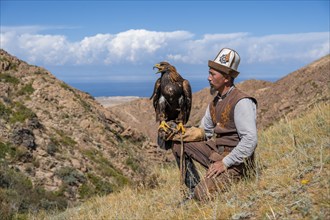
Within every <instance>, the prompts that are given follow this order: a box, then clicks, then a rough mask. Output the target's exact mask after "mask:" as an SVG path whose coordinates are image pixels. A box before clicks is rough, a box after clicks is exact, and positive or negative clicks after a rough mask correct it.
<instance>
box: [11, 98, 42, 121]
mask: <svg viewBox="0 0 330 220" xmlns="http://www.w3.org/2000/svg"><path fill="white" fill-rule="evenodd" d="M33 117H36V114H35V113H34V112H33V111H32V110H31V109H29V108H27V107H26V106H25V105H23V104H22V103H19V102H16V103H15V104H14V111H13V113H12V114H11V117H10V122H11V123H15V122H24V121H25V120H26V119H31V118H33Z"/></svg>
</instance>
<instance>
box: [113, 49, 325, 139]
mask: <svg viewBox="0 0 330 220" xmlns="http://www.w3.org/2000/svg"><path fill="white" fill-rule="evenodd" d="M329 80H330V55H328V56H326V57H323V58H321V59H319V60H317V61H315V62H313V63H312V64H310V65H308V66H306V67H303V68H301V69H299V70H297V71H294V72H292V73H290V74H288V75H287V76H286V77H284V78H282V79H280V80H278V81H276V82H274V83H272V82H267V81H261V80H247V81H244V82H242V83H239V84H237V87H238V88H240V89H241V90H243V91H245V92H246V93H248V94H251V95H252V96H254V97H255V98H256V99H257V100H258V127H259V129H264V128H266V127H268V126H270V125H272V124H273V123H274V122H275V121H279V120H280V119H281V118H283V117H296V116H298V115H299V114H300V113H302V112H304V111H306V110H308V109H309V108H310V107H311V106H313V105H314V104H316V103H318V102H321V101H327V100H329V98H330V94H329V85H330V84H329ZM211 100H212V96H211V95H210V94H209V89H208V88H205V89H203V90H201V91H199V92H196V93H194V94H193V102H192V111H191V117H190V120H189V122H188V124H189V125H198V124H199V122H200V120H201V118H202V117H203V115H204V113H205V109H206V107H207V105H208V103H209V102H210V101H211ZM108 109H109V111H111V112H112V113H113V114H115V115H117V116H118V118H120V119H121V120H122V121H123V122H124V123H125V124H127V125H129V126H131V127H132V128H135V129H138V130H139V131H141V132H143V133H145V134H147V135H148V136H149V137H150V138H151V140H153V141H155V140H156V130H157V124H156V123H155V113H154V109H153V107H152V102H151V101H150V100H149V99H145V98H143V99H139V100H135V101H132V102H128V103H124V104H121V105H119V106H114V107H109V108H108Z"/></svg>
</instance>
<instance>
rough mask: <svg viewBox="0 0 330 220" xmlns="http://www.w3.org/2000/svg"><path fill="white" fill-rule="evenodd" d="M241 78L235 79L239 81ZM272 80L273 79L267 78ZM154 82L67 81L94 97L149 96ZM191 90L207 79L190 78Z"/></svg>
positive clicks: (205, 83)
mask: <svg viewBox="0 0 330 220" xmlns="http://www.w3.org/2000/svg"><path fill="white" fill-rule="evenodd" d="M243 80H245V79H242V80H237V81H236V82H235V83H239V82H241V81H243ZM268 81H272V82H274V81H275V79H272V80H269V79H268ZM154 84H155V82H151V81H147V82H132V81H129V82H91V83H86V82H84V83H69V85H71V86H73V87H74V88H76V89H79V90H81V91H84V92H87V93H89V94H90V95H92V96H94V97H100V96H139V97H150V96H151V95H152V92H153V89H154ZM190 84H191V87H192V91H193V92H198V91H200V90H202V89H204V88H207V87H209V84H208V82H207V79H205V80H190Z"/></svg>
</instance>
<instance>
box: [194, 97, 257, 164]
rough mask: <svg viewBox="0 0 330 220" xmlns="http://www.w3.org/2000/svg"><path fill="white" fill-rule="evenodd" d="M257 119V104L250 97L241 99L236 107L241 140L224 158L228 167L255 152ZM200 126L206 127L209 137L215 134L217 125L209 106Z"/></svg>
mask: <svg viewBox="0 0 330 220" xmlns="http://www.w3.org/2000/svg"><path fill="white" fill-rule="evenodd" d="M220 101H221V100H220ZM256 120H257V106H256V104H255V103H254V102H253V101H252V100H251V99H249V98H243V99H241V100H239V101H238V102H237V104H236V106H235V109H234V122H235V126H236V129H237V133H238V136H239V139H240V140H239V142H238V144H237V146H236V147H235V148H234V149H233V150H232V151H231V152H230V154H228V155H227V156H226V157H225V158H224V159H223V160H222V161H223V163H224V164H225V166H226V167H230V166H232V165H238V164H240V163H242V162H243V161H244V159H245V158H247V157H249V156H251V155H252V153H253V152H254V150H255V148H256V146H257V141H258V136H257V126H256ZM200 127H202V128H204V130H205V134H206V137H207V138H211V137H212V136H213V131H214V127H215V126H214V125H213V122H212V118H211V114H210V108H209V106H208V107H207V109H206V112H205V115H204V117H203V118H202V121H201V125H200Z"/></svg>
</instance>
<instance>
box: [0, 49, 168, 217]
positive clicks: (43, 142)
mask: <svg viewBox="0 0 330 220" xmlns="http://www.w3.org/2000/svg"><path fill="white" fill-rule="evenodd" d="M150 158H155V159H154V160H152V159H151V160H150ZM163 160H166V158H165V156H164V155H163V154H162V153H161V152H160V151H159V149H157V148H156V146H155V145H153V144H152V143H150V142H149V141H148V138H147V137H146V136H145V135H143V134H141V133H137V132H135V131H134V130H132V129H131V128H130V127H128V126H125V125H124V123H122V122H121V121H120V120H119V119H118V118H117V117H116V116H115V115H113V114H112V113H110V112H109V111H107V110H106V109H105V108H104V107H103V106H102V105H100V104H99V103H98V102H97V101H96V100H95V99H94V98H93V97H92V96H90V95H89V94H87V93H85V92H82V91H79V90H77V89H75V88H72V87H71V86H69V85H67V84H66V83H64V82H62V81H60V80H58V79H56V78H55V77H54V76H53V75H52V74H51V73H50V72H49V71H47V70H45V69H44V68H41V67H37V66H34V65H29V64H27V63H26V62H24V61H22V60H19V59H17V58H16V57H14V56H12V55H10V54H8V53H7V52H6V51H4V50H0V202H1V207H2V208H0V212H3V211H4V209H6V208H8V209H15V210H16V211H17V212H20V211H24V210H31V209H32V210H34V209H39V208H54V207H57V208H64V207H66V206H67V205H68V204H75V203H76V202H79V201H81V200H85V199H87V198H89V197H90V196H95V195H103V194H108V193H110V192H113V191H117V190H119V189H120V188H121V187H122V186H124V185H127V184H129V185H135V184H138V185H150V184H151V185H152V184H153V181H154V180H155V179H154V177H153V176H152V173H150V169H149V167H151V166H152V165H153V164H155V163H157V162H161V161H163ZM68 201H69V202H68ZM15 210H14V211H15Z"/></svg>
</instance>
